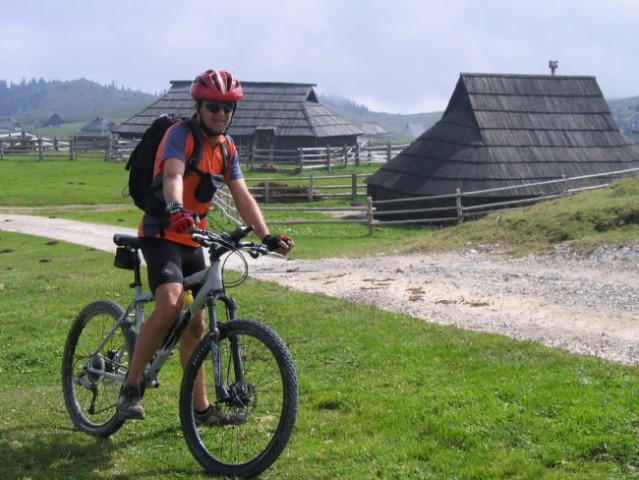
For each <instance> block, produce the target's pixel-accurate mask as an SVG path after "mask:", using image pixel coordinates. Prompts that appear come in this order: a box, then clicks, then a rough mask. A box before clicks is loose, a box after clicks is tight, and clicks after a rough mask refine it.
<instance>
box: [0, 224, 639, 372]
mask: <svg viewBox="0 0 639 480" xmlns="http://www.w3.org/2000/svg"><path fill="white" fill-rule="evenodd" d="M1 230H7V231H14V232H20V233H25V234H32V235H40V236H43V237H48V238H55V239H59V240H66V241H69V242H74V243H78V244H81V245H87V246H92V247H95V248H99V249H102V250H106V251H114V250H115V248H114V246H113V243H112V241H111V239H112V237H113V234H114V233H116V232H120V233H131V234H134V233H135V232H134V231H133V230H132V229H124V228H119V227H114V226H103V225H93V224H91V225H89V224H84V223H81V222H73V221H69V220H61V219H49V218H44V217H32V216H27V215H12V214H2V213H0V231H1ZM249 262H250V268H251V275H252V276H253V277H255V278H259V279H264V280H271V281H276V282H278V283H280V284H282V285H287V286H289V287H291V288H293V289H296V290H300V291H306V292H312V293H321V294H325V295H329V296H334V297H339V298H345V299H349V300H353V301H355V302H360V303H367V304H371V305H375V306H377V307H379V308H382V309H386V310H391V311H398V312H402V313H407V314H410V315H413V316H415V317H418V318H423V319H425V320H428V321H433V322H437V323H441V324H446V325H455V326H458V327H460V328H464V329H472V330H476V331H485V332H494V333H499V334H503V335H507V336H509V337H512V338H516V339H526V340H534V341H537V342H540V343H543V344H545V345H549V346H554V347H558V348H562V349H567V350H570V351H572V352H577V353H581V354H588V355H596V356H599V357H601V358H605V359H609V360H613V361H616V362H620V363H626V364H633V365H637V364H639V328H638V327H639V314H638V312H639V307H638V305H639V302H638V300H639V275H638V273H639V246H625V247H619V248H617V247H615V248H613V247H610V248H607V249H600V250H599V251H597V252H595V253H594V254H593V255H591V256H589V257H588V258H579V257H576V256H574V255H572V254H570V253H569V252H564V253H556V254H553V255H549V256H541V257H539V256H535V257H526V258H521V259H514V258H510V257H507V256H503V255H499V254H496V253H490V252H478V251H476V250H475V249H473V248H470V247H469V248H467V249H465V250H463V251H458V252H449V253H443V254H439V253H438V254H416V255H401V256H390V255H389V256H384V255H381V256H376V257H373V258H365V259H349V258H334V259H324V260H295V259H294V255H293V259H291V260H288V261H269V259H261V260H259V261H252V260H251V259H249Z"/></svg>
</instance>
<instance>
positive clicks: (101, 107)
mask: <svg viewBox="0 0 639 480" xmlns="http://www.w3.org/2000/svg"><path fill="white" fill-rule="evenodd" d="M156 98H157V97H156V96H155V95H151V94H148V93H144V92H140V91H133V90H130V89H126V88H123V87H117V86H115V85H113V84H112V85H99V84H97V83H95V82H92V81H90V80H86V79H80V80H72V81H64V82H62V81H59V80H54V81H50V82H45V81H44V80H42V79H40V80H39V81H36V80H35V79H33V80H31V81H30V82H26V81H23V82H22V83H20V84H18V85H15V84H11V85H7V82H6V81H4V80H0V119H2V118H3V117H4V118H7V117H13V118H16V119H18V120H20V121H21V122H22V123H24V124H26V125H33V124H37V123H38V122H39V121H44V120H46V119H48V118H49V117H51V115H53V114H55V113H57V114H58V115H60V116H61V117H62V119H63V120H64V121H65V122H69V123H73V122H81V121H89V120H92V119H93V118H95V117H96V116H98V115H102V116H106V117H108V118H110V119H112V120H116V119H125V118H128V117H130V116H131V115H133V114H135V113H136V112H138V111H139V110H140V109H141V108H143V107H144V106H146V105H148V104H149V103H151V102H153V101H154V100H156Z"/></svg>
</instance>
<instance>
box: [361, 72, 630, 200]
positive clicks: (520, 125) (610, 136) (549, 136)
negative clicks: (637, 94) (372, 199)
mask: <svg viewBox="0 0 639 480" xmlns="http://www.w3.org/2000/svg"><path fill="white" fill-rule="evenodd" d="M634 167H639V148H637V146H636V145H634V144H633V143H632V142H631V141H630V140H629V139H627V138H626V137H624V136H623V135H622V134H621V133H620V132H619V129H618V127H617V124H616V123H615V121H614V119H613V117H612V115H611V113H610V109H609V108H608V105H607V103H606V101H605V100H604V98H603V95H602V93H601V90H600V89H599V86H598V85H597V81H596V79H595V78H594V77H585V76H583V77H582V76H578V77H575V76H549V75H498V74H472V73H462V74H461V75H460V78H459V81H458V82H457V85H456V87H455V90H454V92H453V95H452V96H451V99H450V101H449V104H448V107H447V108H446V110H445V112H444V114H443V115H442V118H441V120H440V121H439V122H437V123H436V124H435V125H434V126H433V127H431V128H430V129H429V130H428V131H426V132H425V133H424V134H422V135H421V136H420V137H419V138H418V139H416V140H415V141H414V142H413V143H411V145H409V146H408V147H407V148H406V149H405V150H404V151H402V152H401V153H400V154H399V155H398V156H397V157H395V158H394V159H393V160H392V161H391V162H389V163H388V164H386V165H384V166H383V167H382V168H381V169H380V170H379V171H378V172H376V173H375V174H374V175H373V176H371V177H370V178H369V179H368V181H367V183H368V184H369V185H378V186H383V187H385V188H388V189H395V190H399V191H402V192H406V193H410V194H413V195H415V196H420V195H440V194H449V193H454V192H455V190H456V189H457V188H460V189H461V190H462V191H466V192H468V191H476V190H485V189H492V188H498V187H506V186H514V185H520V184H522V183H529V182H539V181H545V180H555V179H558V178H561V177H562V175H565V176H566V177H575V176H582V175H589V174H600V173H606V172H611V171H615V170H622V169H627V168H634ZM590 183H592V181H591V182H590ZM554 188H556V187H554ZM540 190H543V189H542V188H537V189H536V191H537V192H539V191H540ZM504 195H510V193H505V194H504Z"/></svg>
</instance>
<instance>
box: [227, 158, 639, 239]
mask: <svg viewBox="0 0 639 480" xmlns="http://www.w3.org/2000/svg"><path fill="white" fill-rule="evenodd" d="M631 174H633V175H631ZM637 175H639V168H632V169H626V170H617V171H614V172H606V173H602V174H596V175H583V176H579V177H571V178H565V177H562V178H561V179H557V180H550V181H545V182H536V183H526V184H522V185H518V186H513V187H502V188H496V189H490V190H477V191H471V192H461V191H460V190H459V189H458V190H457V191H456V192H455V193H451V194H448V195H437V196H432V197H413V198H402V199H397V200H379V201H373V200H372V199H371V198H370V197H366V199H365V201H364V202H363V205H359V206H352V207H286V206H279V207H273V206H268V205H265V206H262V210H263V211H264V212H268V211H288V212H322V213H326V214H332V215H335V216H337V217H339V215H340V214H342V213H343V214H345V215H347V216H346V217H343V218H334V219H325V220H280V221H269V222H268V223H269V224H270V225H294V224H330V223H332V224H335V223H350V224H353V223H355V224H363V225H368V230H369V233H370V234H371V235H372V234H373V233H374V231H375V227H376V226H381V225H398V224H405V225H417V224H432V225H441V224H451V223H453V224H454V223H456V224H460V223H462V222H463V221H464V220H467V219H469V218H477V217H481V216H484V215H486V214H488V213H492V212H495V211H498V210H510V209H519V208H523V207H525V206H526V205H530V204H532V203H537V202H540V201H543V200H550V199H554V198H559V197H563V196H567V195H572V194H574V193H577V192H580V191H585V190H592V189H597V188H603V187H607V186H608V185H609V183H605V184H601V185H597V186H590V187H571V184H573V183H574V182H577V181H581V180H584V179H589V178H600V177H624V176H627V177H629V176H637ZM542 185H543V186H548V185H556V186H557V189H556V193H553V194H548V195H543V196H536V197H534V198H533V197H528V198H522V199H519V200H505V201H502V202H490V203H488V202H487V203H484V204H476V203H474V202H473V203H472V204H468V203H466V204H464V201H465V200H468V199H469V198H473V199H474V200H476V199H477V198H478V197H481V196H486V197H491V196H492V195H493V194H495V193H503V192H506V191H509V192H510V193H511V194H512V195H515V194H516V192H517V190H523V191H526V189H529V188H531V187H538V186H542ZM522 197H523V194H522ZM511 198H512V197H511ZM442 200H444V201H450V203H451V206H445V207H442V206H441V203H442ZM214 203H215V205H216V206H217V207H218V209H219V210H220V211H221V213H222V215H223V216H224V217H225V218H227V219H228V220H229V221H232V222H233V223H235V224H238V225H239V224H240V223H241V221H240V219H239V216H238V214H237V212H236V211H235V208H234V207H233V204H232V199H231V198H230V195H229V194H228V193H227V192H226V189H224V190H222V191H220V193H219V195H217V196H216V199H215V202H214ZM411 203H414V204H415V205H416V208H406V205H409V204H411ZM428 203H430V204H431V206H424V204H428ZM393 205H399V206H401V207H402V208H399V207H398V208H397V209H395V210H386V209H385V210H384V211H380V209H379V207H380V206H385V207H386V206H393ZM398 215H401V216H402V217H403V218H402V219H401V220H384V217H391V216H395V217H396V216H398Z"/></svg>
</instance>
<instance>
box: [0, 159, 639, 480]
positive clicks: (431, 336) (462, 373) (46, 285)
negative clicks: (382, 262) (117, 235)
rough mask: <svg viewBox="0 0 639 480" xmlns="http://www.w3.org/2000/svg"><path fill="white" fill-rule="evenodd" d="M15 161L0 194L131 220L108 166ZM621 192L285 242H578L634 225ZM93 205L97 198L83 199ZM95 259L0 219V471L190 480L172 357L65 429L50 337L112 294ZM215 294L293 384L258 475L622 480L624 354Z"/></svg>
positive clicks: (634, 474) (106, 261) (630, 461)
mask: <svg viewBox="0 0 639 480" xmlns="http://www.w3.org/2000/svg"><path fill="white" fill-rule="evenodd" d="M28 166H29V167H30V170H31V171H35V172H41V173H42V175H41V176H40V179H39V180H37V179H32V178H26V179H23V178H22V175H23V173H24V171H26V170H24V171H23V170H22V169H23V168H25V162H24V161H22V160H20V161H11V160H9V161H3V162H0V207H3V208H8V209H14V210H15V209H18V208H19V207H28V208H32V207H36V206H45V208H44V209H39V210H35V213H36V214H39V215H57V216H61V217H68V218H77V219H81V220H85V221H93V222H98V223H117V224H121V225H125V226H134V225H135V223H136V222H137V218H138V217H139V213H138V212H137V211H136V210H135V209H134V208H131V207H130V205H129V203H128V200H127V199H121V198H120V197H118V196H119V194H120V191H121V187H122V185H123V184H124V182H125V176H124V175H123V173H122V167H123V165H121V164H110V163H109V162H104V161H98V160H93V161H90V160H84V161H83V160H79V161H77V162H69V161H66V162H41V163H38V162H32V164H31V165H28ZM69 182H72V183H69ZM23 183H24V184H25V185H22V184H23ZM638 189H639V187H637V184H636V183H633V182H622V183H621V184H619V185H617V186H615V187H614V188H610V189H606V190H605V191H603V190H602V191H599V192H590V193H589V194H587V195H579V196H575V197H571V198H569V199H566V200H565V201H562V202H552V203H549V204H545V205H537V206H535V207H532V208H531V209H529V210H527V211H522V212H513V213H509V214H502V215H501V217H500V219H499V222H497V221H496V219H495V218H487V219H485V220H482V221H478V222H472V223H468V224H465V225H462V226H461V227H455V228H450V229H444V230H433V229H427V228H414V229H402V228H393V229H390V228H389V229H383V230H382V231H381V232H376V235H375V236H373V237H369V236H368V235H367V233H366V232H365V231H364V229H363V228H362V229H361V230H357V229H354V230H352V231H345V229H344V228H342V227H339V228H338V227H335V226H329V225H326V226H325V225H322V226H307V227H302V226H295V228H293V227H291V232H290V233H292V234H293V235H294V236H295V238H296V242H297V245H298V247H297V248H296V251H295V254H296V255H299V256H300V257H306V258H312V257H313V256H335V255H361V254H363V253H364V252H367V253H369V252H375V251H386V252H392V251H394V250H397V249H407V250H415V249H444V248H449V247H451V246H452V247H455V246H460V245H465V244H467V243H468V242H470V243H499V244H500V245H501V246H502V248H504V249H506V250H509V251H512V252H514V253H516V254H524V253H525V252H527V251H532V250H538V249H540V248H552V245H555V244H556V242H571V244H573V245H574V246H575V248H583V249H589V248H592V247H593V246H594V245H597V244H601V243H611V242H624V241H628V240H631V239H634V238H637V225H636V221H633V218H634V217H633V215H634V214H633V213H632V212H634V210H635V208H636V205H637V195H638V194H637V190H638ZM87 197H89V198H87ZM71 204H74V205H78V204H79V205H80V206H74V207H71V206H70V205H71ZM104 204H109V205H111V206H110V207H109V208H102V207H100V208H98V207H97V205H104ZM27 211H33V210H27ZM629 212H630V213H629ZM622 219H623V220H622ZM354 227H356V226H354ZM0 229H1V224H0ZM531 237H532V239H531ZM398 239H401V242H399V241H398ZM112 263H113V259H112V257H111V255H110V254H108V253H104V252H100V251H96V250H93V249H89V248H86V247H82V246H78V245H72V244H68V243H65V242H50V241H48V240H47V239H44V238H40V237H32V236H28V235H21V234H14V233H8V232H6V231H1V230H0V272H1V273H0V305H1V306H2V307H1V308H0V395H1V398H2V402H1V403H0V415H1V417H2V418H3V422H2V424H1V425H0V478H2V479H5V478H6V479H20V480H27V479H31V480H39V479H42V480H45V479H47V480H48V479H108V480H124V479H131V478H133V479H136V480H141V479H157V478H162V479H165V478H166V479H200V478H208V477H206V476H205V475H204V474H203V473H202V471H201V469H200V467H199V465H198V464H197V463H196V462H195V460H194V459H193V458H192V457H191V455H190V453H189V452H188V449H187V447H186V444H185V442H184V440H183V438H182V435H181V430H180V425H179V419H178V399H177V397H178V389H179V382H180V375H181V372H180V368H179V365H178V362H177V358H176V359H174V360H173V361H171V362H169V364H168V365H167V366H166V367H165V369H164V370H163V371H162V374H161V381H162V386H161V388H160V389H159V390H153V391H150V392H149V393H148V394H147V396H146V397H145V407H146V410H147V419H146V420H144V421H143V422H138V423H135V422H129V423H128V424H126V425H125V426H124V427H123V428H122V430H120V431H119V432H118V433H117V434H116V435H114V436H113V437H112V438H110V439H108V440H99V439H95V438H91V437H88V436H86V435H84V434H82V433H79V432H77V431H75V430H74V429H73V428H72V424H71V421H70V420H69V418H68V415H67V413H66V410H65V408H64V402H63V399H62V392H61V386H60V360H61V354H62V350H63V346H64V341H65V337H66V334H67V331H68V329H69V327H70V324H71V322H72V321H73V319H74V317H75V315H76V314H77V312H78V311H79V310H80V309H81V308H82V307H83V306H84V305H85V304H86V303H88V302H89V301H91V300H94V299H97V298H107V299H112V300H115V301H118V302H121V303H126V302H127V301H128V300H127V299H128V298H129V296H130V289H129V288H128V283H129V282H130V278H129V275H130V274H129V272H126V271H123V270H117V269H115V268H113V267H112ZM231 293H232V294H233V295H234V296H235V297H236V299H237V300H238V303H239V307H240V311H241V314H242V315H243V316H248V317H253V318H257V319H261V320H264V321H265V322H266V323H268V324H269V325H271V326H272V327H273V328H275V330H276V331H278V332H279V333H280V335H281V336H282V337H283V338H284V339H285V340H286V342H287V343H288V344H289V346H290V348H291V351H292V354H293V356H294V358H295V361H296V365H297V369H298V374H299V379H300V400H301V403H300V412H299V421H298V423H297V426H296V429H295V433H294V436H293V438H292V440H291V443H290V444H289V446H288V448H287V449H286V450H285V452H284V454H283V455H282V457H281V458H280V459H279V460H278V462H276V464H275V465H274V466H273V467H272V468H271V469H270V470H269V471H267V472H266V473H264V474H263V475H262V476H261V477H260V478H263V479H318V480H323V479H482V480H483V479H553V480H554V479H556V480H564V479H580V480H583V479H602V480H603V479H606V480H610V479H636V478H639V416H638V412H639V388H638V385H639V383H638V381H639V370H638V369H637V368H636V367H632V366H622V365H617V364H614V363H612V362H606V361H603V360H599V359H596V358H592V357H584V356H577V355H572V354H568V353H565V352H562V351H558V350H553V349H549V348H546V347H542V346H539V345H537V344H534V343H531V342H518V341H513V340H510V339H507V338H504V337H501V336H497V335H490V334H482V333H474V332H466V331H461V330H458V329H455V328H452V327H443V326H438V325H433V324H430V323H428V322H424V321H421V320H418V319H415V318H412V317H410V316H406V315H401V314H395V313H389V312H383V311H380V310H377V309H375V308H372V307H368V306H361V305H357V304H354V303H350V302H346V301H341V300H335V299H331V298H327V297H324V296H321V295H311V294H302V293H297V292H295V291H292V290H289V289H286V288H283V287H280V286H278V285H277V284H274V283H268V282H257V281H254V280H251V279H249V280H248V281H247V282H246V283H244V284H243V285H242V286H240V287H239V288H237V289H234V290H232V291H231Z"/></svg>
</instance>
